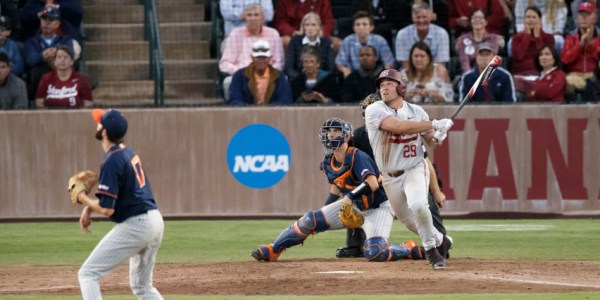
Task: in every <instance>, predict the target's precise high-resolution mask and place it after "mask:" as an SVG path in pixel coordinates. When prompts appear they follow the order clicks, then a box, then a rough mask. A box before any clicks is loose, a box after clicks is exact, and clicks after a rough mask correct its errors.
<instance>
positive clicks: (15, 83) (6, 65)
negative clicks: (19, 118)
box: [0, 52, 28, 109]
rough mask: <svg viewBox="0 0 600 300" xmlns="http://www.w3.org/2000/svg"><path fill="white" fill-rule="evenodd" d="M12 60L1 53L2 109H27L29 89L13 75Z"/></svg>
mask: <svg viewBox="0 0 600 300" xmlns="http://www.w3.org/2000/svg"><path fill="white" fill-rule="evenodd" d="M10 65H11V64H10V59H9V58H8V55H6V53H4V52H0V109H26V108H27V106H28V104H27V103H28V101H27V88H26V87H25V82H24V81H23V80H21V78H19V77H17V76H16V75H15V74H13V73H11V71H10V69H11V66H10Z"/></svg>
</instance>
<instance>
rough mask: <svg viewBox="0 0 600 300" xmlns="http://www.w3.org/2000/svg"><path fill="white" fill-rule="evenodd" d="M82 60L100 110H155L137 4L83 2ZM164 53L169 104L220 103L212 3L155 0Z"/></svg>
mask: <svg viewBox="0 0 600 300" xmlns="http://www.w3.org/2000/svg"><path fill="white" fill-rule="evenodd" d="M81 3H82V5H83V8H84V12H85V13H84V33H85V36H86V43H85V47H84V56H85V58H86V68H87V72H88V74H89V76H90V79H91V80H92V81H93V82H97V87H96V89H95V90H94V92H93V93H94V102H95V104H96V105H98V106H102V107H109V106H153V105H154V82H153V81H152V80H150V69H149V48H148V47H149V43H148V41H146V40H145V37H144V24H143V22H144V7H143V5H141V4H139V1H138V0H82V2H81ZM156 3H157V6H158V8H157V15H158V18H159V23H160V24H159V27H160V34H161V40H162V48H163V52H164V72H165V73H164V75H165V87H164V94H165V105H166V106H175V105H184V106H185V105H193V106H199V105H219V104H222V103H223V99H220V98H214V96H213V95H214V91H215V82H216V78H217V74H218V63H217V60H216V59H210V39H211V29H212V28H211V26H212V25H211V23H210V21H205V20H204V18H205V14H206V11H205V10H206V9H207V8H208V7H209V6H207V5H208V4H210V2H209V1H208V0H156Z"/></svg>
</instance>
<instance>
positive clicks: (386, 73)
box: [376, 69, 406, 97]
mask: <svg viewBox="0 0 600 300" xmlns="http://www.w3.org/2000/svg"><path fill="white" fill-rule="evenodd" d="M386 78H389V79H391V80H394V81H396V82H398V86H397V87H396V92H397V93H398V95H400V96H402V97H404V95H405V94H406V82H405V81H404V78H403V76H402V73H400V72H398V71H396V70H394V69H387V70H383V71H381V73H380V74H379V77H378V78H377V81H376V83H377V88H379V85H380V84H381V81H383V80H384V79H386Z"/></svg>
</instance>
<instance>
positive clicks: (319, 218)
mask: <svg viewBox="0 0 600 300" xmlns="http://www.w3.org/2000/svg"><path fill="white" fill-rule="evenodd" d="M328 228H329V225H328V224H327V222H326V221H325V216H324V215H323V212H322V211H320V210H315V211H309V212H307V213H306V214H305V215H304V216H302V218H300V219H298V221H296V223H294V225H291V226H289V227H288V228H286V229H285V230H284V231H282V232H281V234H279V236H278V237H277V238H276V239H275V242H273V251H275V252H276V253H279V252H281V251H283V250H284V249H287V248H289V247H292V246H296V245H298V244H301V243H302V242H304V240H305V239H306V238H307V237H308V236H309V235H311V234H313V233H315V232H322V231H325V230H327V229H328Z"/></svg>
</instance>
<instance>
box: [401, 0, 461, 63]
mask: <svg viewBox="0 0 600 300" xmlns="http://www.w3.org/2000/svg"><path fill="white" fill-rule="evenodd" d="M412 21H413V23H414V24H413V25H409V26H407V27H405V28H404V29H402V30H400V31H398V34H397V35H396V60H397V61H399V62H400V63H402V68H403V69H406V68H408V58H409V53H410V49H411V48H412V45H413V44H414V43H416V42H419V41H423V42H425V43H426V44H427V45H429V48H430V49H431V53H432V54H433V60H434V62H436V63H446V62H448V61H449V60H450V42H449V37H448V32H446V30H445V29H444V28H442V27H440V26H437V25H435V24H431V8H430V7H429V5H428V4H427V3H425V2H422V3H420V4H414V5H413V6H412Z"/></svg>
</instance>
